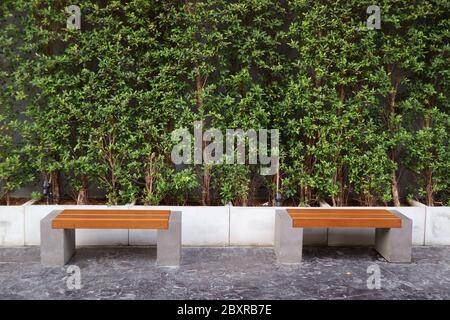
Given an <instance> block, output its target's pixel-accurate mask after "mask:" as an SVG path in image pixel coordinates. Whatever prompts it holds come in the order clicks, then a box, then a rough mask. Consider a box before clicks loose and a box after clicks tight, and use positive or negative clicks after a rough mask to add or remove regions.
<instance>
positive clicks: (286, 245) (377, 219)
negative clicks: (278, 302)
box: [274, 208, 412, 263]
mask: <svg viewBox="0 0 450 320" xmlns="http://www.w3.org/2000/svg"><path fill="white" fill-rule="evenodd" d="M303 228H375V229H376V231H375V249H376V250H377V251H378V252H379V253H380V254H381V255H382V256H383V257H384V258H385V259H386V260H387V261H389V262H410V261H411V247H412V221H411V220H410V219H409V218H407V217H406V216H404V215H402V214H401V213H399V212H397V211H395V210H390V211H389V210H372V209H335V208H333V209H287V210H277V211H276V217H275V241H274V250H275V254H276V256H277V261H278V262H279V263H300V262H301V260H302V245H303Z"/></svg>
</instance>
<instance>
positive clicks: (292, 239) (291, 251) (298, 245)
mask: <svg viewBox="0 0 450 320" xmlns="http://www.w3.org/2000/svg"><path fill="white" fill-rule="evenodd" d="M302 246H303V228H294V227H293V226H292V219H291V217H290V216H289V214H288V213H287V211H286V210H276V212H275V241H274V250H275V255H276V257H277V262H278V263H291V264H294V263H300V262H301V261H302V249H303V248H302Z"/></svg>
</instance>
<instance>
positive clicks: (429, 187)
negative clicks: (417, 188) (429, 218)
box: [425, 168, 434, 207]
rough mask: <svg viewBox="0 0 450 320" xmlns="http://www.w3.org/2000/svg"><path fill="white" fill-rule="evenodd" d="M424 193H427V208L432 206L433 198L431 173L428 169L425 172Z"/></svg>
mask: <svg viewBox="0 0 450 320" xmlns="http://www.w3.org/2000/svg"><path fill="white" fill-rule="evenodd" d="M425 175H426V192H427V206H431V207H432V206H434V197H433V171H432V170H431V169H430V168H428V169H427V170H426V173H425Z"/></svg>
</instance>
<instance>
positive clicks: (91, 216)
mask: <svg viewBox="0 0 450 320" xmlns="http://www.w3.org/2000/svg"><path fill="white" fill-rule="evenodd" d="M60 218H66V219H67V218H82V219H120V218H133V219H169V216H168V215H149V214H147V215H137V214H97V213H95V214H64V215H59V216H58V217H57V218H56V219H60Z"/></svg>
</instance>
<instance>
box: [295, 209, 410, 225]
mask: <svg viewBox="0 0 450 320" xmlns="http://www.w3.org/2000/svg"><path fill="white" fill-rule="evenodd" d="M287 212H288V213H289V215H290V216H291V218H292V223H293V227H294V228H339V227H340V228H401V226H402V219H400V218H399V217H398V216H396V215H395V214H393V213H392V212H390V211H388V210H370V209H339V210H329V209H287Z"/></svg>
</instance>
